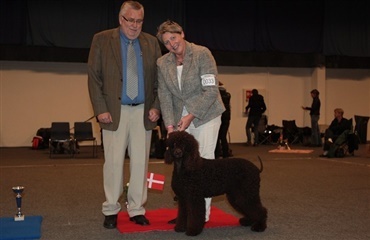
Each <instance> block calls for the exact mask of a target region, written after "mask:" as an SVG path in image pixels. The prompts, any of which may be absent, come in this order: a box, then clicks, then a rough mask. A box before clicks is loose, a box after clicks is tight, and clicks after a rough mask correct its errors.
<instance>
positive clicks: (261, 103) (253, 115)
mask: <svg viewBox="0 0 370 240" xmlns="http://www.w3.org/2000/svg"><path fill="white" fill-rule="evenodd" d="M248 110H249V113H248ZM265 111H266V104H265V100H264V98H263V96H262V95H260V94H258V90H257V89H253V90H252V96H251V97H250V98H249V101H248V105H247V106H246V107H245V113H248V120H247V123H246V125H245V131H246V134H247V145H248V146H250V145H252V136H251V128H252V126H253V133H254V143H253V146H257V145H258V137H259V134H258V125H259V122H260V120H261V117H262V114H263V113H264V112H265Z"/></svg>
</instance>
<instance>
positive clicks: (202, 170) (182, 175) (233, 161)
mask: <svg viewBox="0 0 370 240" xmlns="http://www.w3.org/2000/svg"><path fill="white" fill-rule="evenodd" d="M165 163H167V164H172V163H174V169H173V173H172V182H171V186H172V190H173V191H174V193H175V194H176V197H177V199H178V213H177V218H176V225H175V231H176V232H185V233H186V235H189V236H196V235H198V234H200V233H201V232H202V230H203V227H204V221H205V200H204V198H208V197H214V196H218V195H222V194H226V197H227V199H228V201H229V203H230V205H231V206H232V207H233V208H234V209H235V210H236V211H238V212H239V213H241V214H242V215H243V217H242V218H240V219H239V223H240V225H242V226H251V230H252V231H255V232H263V231H264V230H265V229H266V227H267V225H266V221H267V209H266V208H265V207H263V206H262V203H261V199H260V194H259V190H260V172H261V171H262V168H263V166H262V161H261V170H260V169H258V168H257V167H256V166H255V165H254V164H253V163H251V162H250V161H248V160H246V159H242V158H228V159H216V160H207V159H203V158H201V157H200V155H199V145H198V142H197V140H196V139H195V138H194V137H193V136H192V135H190V134H189V133H187V132H184V131H182V132H173V133H170V134H169V138H168V139H167V150H166V152H165Z"/></svg>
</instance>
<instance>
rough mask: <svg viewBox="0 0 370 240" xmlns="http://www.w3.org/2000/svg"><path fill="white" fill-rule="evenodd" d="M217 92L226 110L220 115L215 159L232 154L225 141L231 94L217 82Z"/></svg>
mask: <svg viewBox="0 0 370 240" xmlns="http://www.w3.org/2000/svg"><path fill="white" fill-rule="evenodd" d="M219 90H220V95H221V98H222V102H223V103H224V106H225V108H226V110H225V112H223V113H222V115H221V126H220V130H219V131H218V140H217V145H216V150H215V157H216V158H218V157H220V156H221V155H222V157H223V158H228V157H232V153H231V151H230V148H229V142H228V141H227V132H228V131H229V126H230V119H231V107H230V99H231V94H230V93H229V92H228V91H227V90H226V88H224V87H223V83H222V82H219Z"/></svg>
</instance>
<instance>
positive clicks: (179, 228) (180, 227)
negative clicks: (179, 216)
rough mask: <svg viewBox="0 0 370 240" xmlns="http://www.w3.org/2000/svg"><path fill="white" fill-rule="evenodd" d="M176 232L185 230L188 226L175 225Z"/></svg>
mask: <svg viewBox="0 0 370 240" xmlns="http://www.w3.org/2000/svg"><path fill="white" fill-rule="evenodd" d="M174 229H175V232H185V231H186V228H185V227H184V226H177V225H176V226H175V228H174Z"/></svg>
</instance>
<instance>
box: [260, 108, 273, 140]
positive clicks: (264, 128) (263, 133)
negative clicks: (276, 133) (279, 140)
mask: <svg viewBox="0 0 370 240" xmlns="http://www.w3.org/2000/svg"><path fill="white" fill-rule="evenodd" d="M257 129H258V144H273V142H272V139H271V136H272V134H273V131H272V130H271V129H269V127H268V119H267V116H266V115H262V117H261V119H260V121H259V123H258V128H257Z"/></svg>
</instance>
